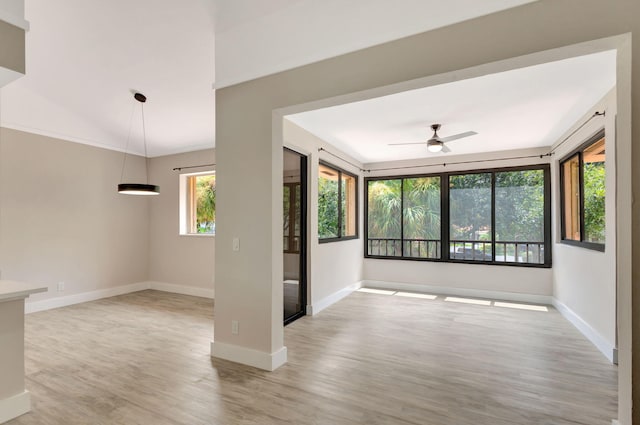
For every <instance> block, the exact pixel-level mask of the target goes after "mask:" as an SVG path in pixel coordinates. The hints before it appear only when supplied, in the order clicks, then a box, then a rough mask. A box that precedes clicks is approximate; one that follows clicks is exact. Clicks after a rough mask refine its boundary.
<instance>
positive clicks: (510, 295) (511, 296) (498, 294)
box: [362, 280, 553, 305]
mask: <svg viewBox="0 0 640 425" xmlns="http://www.w3.org/2000/svg"><path fill="white" fill-rule="evenodd" d="M362 286H364V287H365V288H376V289H395V290H396V291H409V292H424V293H429V294H437V295H453V296H461V297H477V298H490V299H492V300H502V301H517V302H526V303H532V304H545V305H551V303H552V299H553V297H551V296H550V295H537V294H524V293H520V292H503V291H485V290H483V289H470V288H456V287H451V286H435V285H422V284H417V283H402V282H387V281H380V280H363V281H362Z"/></svg>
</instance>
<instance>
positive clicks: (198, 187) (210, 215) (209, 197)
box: [180, 172, 216, 235]
mask: <svg viewBox="0 0 640 425" xmlns="http://www.w3.org/2000/svg"><path fill="white" fill-rule="evenodd" d="M180 198H181V199H180V206H181V208H180V234H182V235H215V233H216V175H215V173H212V172H207V173H197V174H183V175H181V176H180Z"/></svg>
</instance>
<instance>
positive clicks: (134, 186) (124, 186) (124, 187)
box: [118, 93, 160, 195]
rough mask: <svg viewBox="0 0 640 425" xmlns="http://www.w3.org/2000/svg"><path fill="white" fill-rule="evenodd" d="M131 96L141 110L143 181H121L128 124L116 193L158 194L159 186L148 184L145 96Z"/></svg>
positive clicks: (130, 125) (139, 94) (125, 162)
mask: <svg viewBox="0 0 640 425" xmlns="http://www.w3.org/2000/svg"><path fill="white" fill-rule="evenodd" d="M133 98H134V99H135V100H137V101H138V102H140V108H141V111H142V140H143V143H144V174H145V176H146V180H145V183H122V179H123V177H124V167H125V165H126V164H127V150H128V149H129V139H130V138H131V127H132V124H133V119H132V120H131V124H129V135H128V136H127V147H126V148H125V150H124V159H123V161H122V172H121V173H120V182H121V183H120V184H119V185H118V193H122V194H124V195H159V194H160V186H156V185H153V184H149V158H148V157H147V134H146V131H145V126H144V103H145V102H146V101H147V97H146V96H145V95H143V94H142V93H135V94H134V95H133Z"/></svg>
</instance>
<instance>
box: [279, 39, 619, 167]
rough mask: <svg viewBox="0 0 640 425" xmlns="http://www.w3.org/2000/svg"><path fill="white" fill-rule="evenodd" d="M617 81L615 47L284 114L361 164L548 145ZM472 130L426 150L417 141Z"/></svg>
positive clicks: (588, 109) (585, 112) (424, 146)
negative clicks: (436, 125)
mask: <svg viewBox="0 0 640 425" xmlns="http://www.w3.org/2000/svg"><path fill="white" fill-rule="evenodd" d="M615 82H616V52H615V51H607V52H602V53H597V54H591V55H587V56H580V57H575V58H571V59H565V60H561V61H557V62H550V63H545V64H541V65H536V66H532V67H527V68H520V69H515V70H511V71H506V72H501V73H497V74H491V75H487V76H483V77H478V78H471V79H466V80H461V81H457V82H452V83H448V84H442V85H437V86H431V87H426V88H422V89H418V90H411V91H406V92H401V93H398V94H393V95H389V96H383V97H378V98H374V99H370V100H366V101H361V102H354V103H349V104H344V105H339V106H334V107H328V108H323V109H318V110H314V111H309V112H304V113H299V114H295V115H289V116H287V117H286V118H287V119H289V120H291V121H293V122H294V123H296V124H297V125H299V126H300V127H302V128H304V129H306V130H307V131H309V132H310V133H312V134H314V135H316V136H318V137H319V138H321V139H323V140H325V141H327V142H329V143H331V144H332V145H334V146H336V147H337V148H339V149H341V150H342V151H343V152H345V153H347V154H350V155H351V156H353V157H354V158H356V159H358V160H359V161H361V162H362V163H374V162H383V161H395V160H406V159H414V158H427V157H430V156H431V157H433V156H434V155H437V156H446V155H458V154H474V153H480V152H493V151H503V150H513V149H526V148H537V147H545V146H551V145H552V144H553V143H554V142H556V141H558V140H559V139H560V137H561V136H562V135H563V134H564V133H565V132H566V131H567V130H569V128H570V127H571V126H572V125H573V124H574V123H575V122H576V121H578V120H579V119H580V118H581V117H582V116H583V115H585V114H587V113H588V112H589V111H590V110H591V109H592V108H593V106H594V105H595V104H596V103H597V102H598V101H599V100H601V99H602V98H603V97H604V96H605V95H606V94H607V93H608V92H609V91H610V90H611V89H612V88H613V87H614V86H615ZM432 123H439V124H442V129H441V130H440V131H439V132H438V133H439V136H440V137H447V136H449V135H453V134H458V133H462V132H466V131H475V132H477V133H478V134H477V135H474V136H471V137H467V138H464V139H458V140H456V141H452V142H449V143H448V144H447V146H448V147H449V149H450V150H451V152H449V153H444V152H442V153H437V154H433V153H429V152H428V151H427V149H426V145H425V144H419V145H404V146H390V145H389V144H390V143H403V142H420V141H426V140H427V139H429V138H430V137H431V136H432V134H433V132H432V131H431V129H430V128H429V126H430V124H432Z"/></svg>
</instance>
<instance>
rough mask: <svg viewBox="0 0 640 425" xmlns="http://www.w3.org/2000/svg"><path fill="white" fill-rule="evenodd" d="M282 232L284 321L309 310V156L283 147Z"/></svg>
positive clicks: (302, 314) (288, 321) (291, 319)
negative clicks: (307, 238)
mask: <svg viewBox="0 0 640 425" xmlns="http://www.w3.org/2000/svg"><path fill="white" fill-rule="evenodd" d="M283 159H284V161H283V163H284V167H283V169H284V172H283V177H282V182H283V188H282V194H283V199H282V201H283V202H282V205H283V208H282V211H283V220H282V235H283V251H284V252H283V271H284V273H283V276H284V282H283V285H284V291H283V292H284V324H285V325H286V324H288V323H291V322H292V321H294V320H296V319H297V318H299V317H301V316H304V315H305V314H306V308H307V290H306V289H307V285H306V283H307V282H306V280H307V279H306V277H307V273H306V270H307V267H306V261H307V255H306V248H307V244H306V229H307V223H306V221H307V214H306V212H307V207H306V205H307V196H306V195H307V157H306V156H304V155H301V154H299V153H297V152H294V151H292V150H290V149H287V148H284V157H283Z"/></svg>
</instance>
